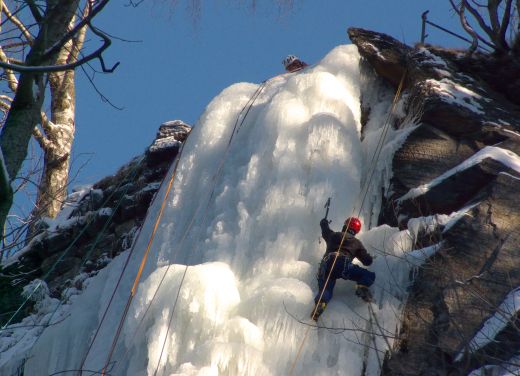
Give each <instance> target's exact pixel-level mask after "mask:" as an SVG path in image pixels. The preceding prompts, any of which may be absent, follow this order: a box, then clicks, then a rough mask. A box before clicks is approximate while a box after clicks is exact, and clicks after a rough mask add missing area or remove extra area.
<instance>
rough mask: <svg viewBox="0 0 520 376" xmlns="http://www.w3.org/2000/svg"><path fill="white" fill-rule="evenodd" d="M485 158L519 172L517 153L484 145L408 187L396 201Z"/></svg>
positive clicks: (410, 197) (414, 194)
mask: <svg viewBox="0 0 520 376" xmlns="http://www.w3.org/2000/svg"><path fill="white" fill-rule="evenodd" d="M486 158H492V159H494V160H496V161H498V162H500V163H502V164H503V165H504V166H507V167H509V168H511V169H512V170H515V171H518V172H519V173H520V157H519V156H518V155H517V154H515V153H514V152H512V151H510V150H506V149H502V148H500V147H497V146H486V147H485V148H483V149H481V150H479V151H478V152H477V153H475V154H474V155H473V156H471V157H470V158H468V159H466V160H465V161H464V162H462V163H461V164H459V165H458V166H455V167H454V168H452V169H450V170H448V171H446V172H445V173H443V174H442V175H440V176H439V177H437V178H435V179H433V180H432V181H430V182H429V183H427V184H423V185H421V186H420V187H417V188H413V189H410V191H408V193H406V194H405V195H403V196H401V197H400V198H399V199H398V201H404V200H409V199H412V198H414V197H417V196H420V195H423V194H425V193H426V192H428V191H429V190H430V189H431V188H432V187H434V186H436V185H437V184H439V183H441V182H442V181H443V180H445V179H446V178H448V177H450V176H452V175H454V174H456V173H457V172H459V171H462V170H465V169H467V168H469V167H471V166H474V165H476V164H478V163H480V162H481V161H482V160H484V159H486Z"/></svg>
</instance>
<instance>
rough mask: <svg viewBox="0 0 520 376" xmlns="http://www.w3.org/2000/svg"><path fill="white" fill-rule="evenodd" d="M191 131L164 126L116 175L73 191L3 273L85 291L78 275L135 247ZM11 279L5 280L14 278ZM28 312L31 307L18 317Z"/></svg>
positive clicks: (54, 290)
mask: <svg viewBox="0 0 520 376" xmlns="http://www.w3.org/2000/svg"><path fill="white" fill-rule="evenodd" d="M190 130H191V128H190V126H189V125H187V124H185V123H183V122H182V121H180V120H175V121H171V122H167V123H164V124H162V125H161V126H160V128H159V131H158V133H157V136H156V139H155V140H154V142H153V143H152V145H151V146H150V147H149V148H148V149H147V150H146V151H145V153H144V155H142V156H139V157H136V158H134V159H133V160H132V161H130V163H128V164H127V165H125V166H123V167H122V168H121V169H120V170H119V171H118V172H117V173H116V174H115V175H113V176H109V177H106V178H104V179H102V180H100V181H99V182H97V183H95V184H94V185H93V186H92V187H89V188H82V189H79V190H78V191H76V192H73V193H72V194H71V195H69V197H68V199H67V201H66V202H65V204H64V206H63V209H62V211H61V212H60V214H59V215H58V217H57V219H56V220H42V221H41V223H40V224H39V225H38V226H39V228H40V231H39V232H37V233H36V234H35V236H34V238H33V239H32V241H31V242H30V243H29V244H28V246H27V247H26V248H25V249H23V250H22V251H21V252H20V254H21V256H20V257H19V258H18V261H19V262H15V263H13V264H12V265H10V266H9V267H7V268H4V269H3V270H2V275H3V276H9V275H18V276H19V277H18V278H17V284H18V285H24V284H27V283H29V282H30V281H31V280H34V279H37V278H38V279H43V280H45V281H46V282H47V286H48V288H49V291H50V294H51V296H52V297H57V298H60V297H61V294H62V293H63V291H64V290H65V289H66V288H69V287H74V288H75V289H77V290H81V289H82V286H81V281H82V280H83V279H84V278H79V279H78V275H81V274H82V273H83V274H84V275H87V276H91V275H93V274H95V273H97V272H98V271H99V270H100V269H101V268H103V267H104V266H106V264H107V263H108V262H110V260H111V259H112V258H113V257H115V256H117V255H118V254H119V253H121V252H122V251H124V250H126V249H128V248H129V247H130V246H131V245H132V242H133V239H134V236H135V235H136V234H137V233H138V231H139V228H140V227H141V225H142V223H143V221H144V218H145V216H146V212H147V210H148V207H149V205H150V203H151V201H152V200H153V198H154V196H155V194H156V192H157V191H158V189H159V187H160V185H161V182H162V180H163V178H164V176H165V175H166V173H167V171H168V168H169V167H170V165H171V163H172V161H173V160H174V158H175V157H176V156H177V154H178V152H179V148H180V146H181V144H182V143H183V142H184V141H185V140H186V137H187V136H188V134H189V132H190ZM2 278H5V277H2ZM6 279H7V281H0V282H10V279H9V278H6ZM16 292H17V293H19V291H18V290H16ZM3 299H4V300H5V297H3ZM10 299H11V300H9V304H7V305H5V304H4V305H2V306H1V307H0V313H4V312H8V311H10V310H12V309H16V308H17V307H18V305H19V301H17V300H15V299H12V297H10ZM12 300H14V301H12ZM11 305H12V306H11ZM29 311H30V307H29V309H27V310H25V312H23V313H22V314H21V315H20V316H19V317H17V320H16V321H18V320H20V319H21V318H22V317H23V315H25V314H27V313H29Z"/></svg>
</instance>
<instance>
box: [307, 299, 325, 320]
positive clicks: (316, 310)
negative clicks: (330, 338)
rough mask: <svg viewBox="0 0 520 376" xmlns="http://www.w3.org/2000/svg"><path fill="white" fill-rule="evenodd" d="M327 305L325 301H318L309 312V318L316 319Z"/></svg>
mask: <svg viewBox="0 0 520 376" xmlns="http://www.w3.org/2000/svg"><path fill="white" fill-rule="evenodd" d="M326 307H327V303H325V302H320V303H319V304H318V305H315V306H314V309H313V310H312V312H311V319H313V320H314V321H318V317H320V316H321V314H322V313H323V311H325V308H326Z"/></svg>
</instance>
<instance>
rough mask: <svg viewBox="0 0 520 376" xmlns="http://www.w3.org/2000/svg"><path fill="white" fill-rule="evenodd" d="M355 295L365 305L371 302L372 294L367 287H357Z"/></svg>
mask: <svg viewBox="0 0 520 376" xmlns="http://www.w3.org/2000/svg"><path fill="white" fill-rule="evenodd" d="M356 295H357V296H359V297H360V298H361V299H363V300H364V301H365V302H367V303H370V302H372V293H371V292H370V290H369V289H368V287H367V286H364V285H357V288H356Z"/></svg>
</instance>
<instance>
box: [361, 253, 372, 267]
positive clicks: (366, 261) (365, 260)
mask: <svg viewBox="0 0 520 376" xmlns="http://www.w3.org/2000/svg"><path fill="white" fill-rule="evenodd" d="M372 261H374V259H373V258H372V256H371V255H369V254H368V253H367V255H366V256H365V257H363V259H362V260H361V262H362V263H363V265H365V266H369V265H372Z"/></svg>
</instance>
